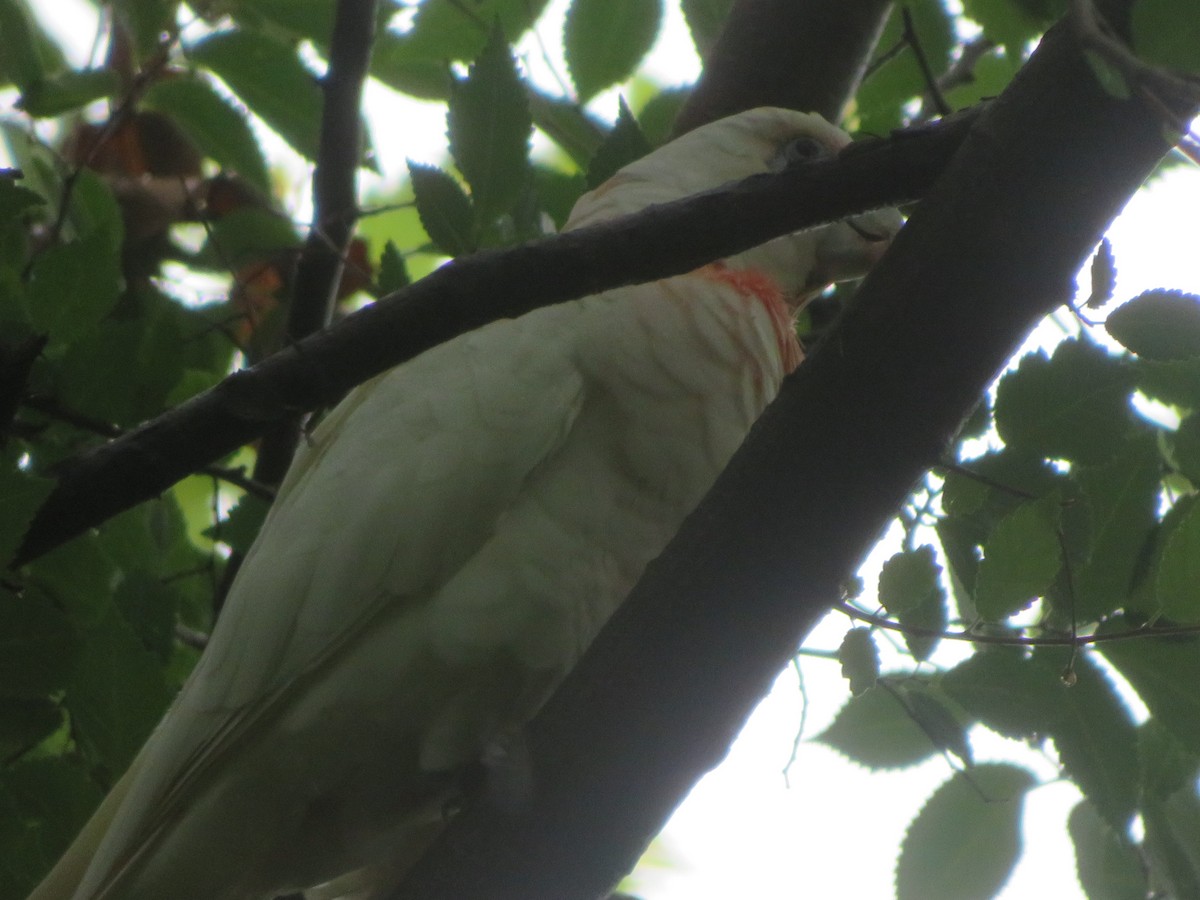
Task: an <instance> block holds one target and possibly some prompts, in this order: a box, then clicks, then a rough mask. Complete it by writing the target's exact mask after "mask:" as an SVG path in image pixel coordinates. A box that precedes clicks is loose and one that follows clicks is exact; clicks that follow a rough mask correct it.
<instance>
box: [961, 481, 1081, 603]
mask: <svg viewBox="0 0 1200 900" xmlns="http://www.w3.org/2000/svg"><path fill="white" fill-rule="evenodd" d="M1061 516H1062V501H1061V499H1060V496H1059V494H1058V492H1057V491H1056V492H1054V493H1051V494H1047V495H1046V496H1045V497H1042V498H1041V499H1040V500H1028V501H1026V502H1025V503H1022V504H1021V505H1020V506H1018V507H1017V508H1016V509H1015V510H1013V511H1012V512H1011V513H1009V514H1008V515H1007V516H1005V517H1004V518H1003V519H1001V520H1000V521H999V522H997V523H996V527H995V528H994V529H992V533H991V536H990V537H989V538H988V540H987V543H986V544H985V545H984V549H983V560H982V561H981V562H980V564H979V575H978V577H977V580H976V586H975V604H976V606H978V608H979V614H980V615H981V616H983V618H985V619H987V620H988V621H989V622H1000V621H1003V620H1004V619H1006V618H1007V617H1008V616H1011V615H1012V614H1013V613H1015V612H1017V611H1019V610H1021V609H1024V608H1025V607H1027V606H1028V605H1029V604H1030V603H1031V602H1033V600H1034V598H1036V597H1039V596H1043V595H1044V594H1045V592H1046V589H1047V588H1049V586H1050V584H1051V582H1052V581H1053V580H1054V577H1055V576H1056V575H1057V574H1058V571H1059V569H1060V568H1061V567H1062V548H1061V546H1060V543H1059V538H1058V526H1059V520H1060V518H1061Z"/></svg>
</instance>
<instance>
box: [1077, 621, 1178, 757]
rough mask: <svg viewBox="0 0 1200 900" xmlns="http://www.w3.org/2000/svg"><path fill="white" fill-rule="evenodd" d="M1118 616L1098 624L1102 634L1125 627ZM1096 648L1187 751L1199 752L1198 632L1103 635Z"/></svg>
mask: <svg viewBox="0 0 1200 900" xmlns="http://www.w3.org/2000/svg"><path fill="white" fill-rule="evenodd" d="M1128 627H1129V626H1128V623H1125V622H1123V621H1121V620H1115V621H1110V622H1106V623H1104V624H1103V625H1101V626H1100V628H1099V629H1098V630H1097V634H1100V635H1105V634H1111V633H1113V632H1116V631H1123V630H1125V629H1126V628H1128ZM1099 648H1100V652H1101V653H1102V654H1104V658H1105V659H1107V660H1108V661H1109V662H1110V663H1112V664H1113V666H1115V667H1116V669H1117V671H1118V672H1120V673H1121V675H1122V676H1124V678H1125V680H1126V681H1128V682H1129V683H1130V684H1131V685H1132V686H1133V689H1134V690H1135V691H1137V692H1138V696H1139V697H1141V698H1142V702H1144V703H1145V704H1146V706H1147V707H1149V709H1150V713H1151V715H1153V716H1154V718H1155V719H1157V720H1158V721H1159V722H1160V723H1161V724H1162V726H1163V727H1164V728H1166V729H1167V730H1168V731H1170V732H1171V733H1172V734H1173V735H1175V737H1176V738H1178V739H1179V742H1180V743H1181V744H1182V745H1183V746H1184V747H1185V748H1186V749H1187V750H1189V751H1190V752H1192V753H1196V754H1200V693H1198V692H1197V691H1196V685H1197V684H1200V638H1196V637H1194V636H1190V635H1188V636H1180V637H1143V638H1138V639H1137V640H1114V641H1105V642H1104V643H1102V644H1100V645H1099Z"/></svg>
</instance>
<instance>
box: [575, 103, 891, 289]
mask: <svg viewBox="0 0 1200 900" xmlns="http://www.w3.org/2000/svg"><path fill="white" fill-rule="evenodd" d="M849 143H850V136H849V135H848V134H846V133H845V132H844V131H842V130H841V129H840V128H837V127H836V126H834V125H830V124H829V123H828V122H826V121H825V120H824V119H823V118H821V117H820V116H818V115H814V114H810V113H801V112H796V111H795V110H790V109H778V108H774V107H761V108H759V109H752V110H749V111H747V112H742V113H738V114H737V115H733V116H729V117H728V118H725V119H720V120H718V121H716V122H711V123H709V124H708V125H705V126H703V127H701V128H697V129H696V130H694V131H691V132H688V133H687V134H685V135H682V136H681V137H678V138H676V139H675V140H673V141H671V142H670V143H669V144H665V145H663V146H662V147H660V148H658V149H657V150H655V151H654V152H653V153H650V154H648V155H647V156H644V157H642V158H641V159H639V160H638V161H636V162H634V163H631V164H630V165H628V166H626V167H625V168H623V169H621V170H620V171H619V172H617V173H616V174H615V175H613V176H612V177H611V178H610V179H608V180H607V181H606V182H604V183H603V184H602V185H600V186H599V187H598V188H596V189H595V190H593V191H591V192H589V193H587V194H584V195H583V197H581V198H580V200H579V202H578V203H577V204H576V205H575V209H574V210H573V211H572V213H571V217H570V219H569V220H568V222H567V225H566V228H567V229H568V230H569V229H572V228H579V227H581V226H584V225H592V224H595V223H597V222H602V221H606V220H609V219H614V218H617V217H619V216H624V215H629V214H631V213H634V212H638V211H639V210H642V209H645V208H646V207H648V206H651V205H653V204H657V203H668V202H670V201H672V200H679V199H681V198H683V197H688V196H690V195H692V194H698V193H700V192H702V191H706V190H711V189H713V188H716V187H719V186H721V185H723V184H727V183H729V182H731V181H739V180H741V179H743V178H747V177H749V176H751V175H755V174H759V173H764V172H772V171H776V172H777V171H780V170H781V169H783V168H785V167H787V166H789V165H795V164H802V163H805V162H811V161H815V160H819V159H826V158H832V157H834V156H836V155H837V154H838V153H839V152H840V151H841V150H842V149H843V148H844V147H845V146H846V145H847V144H849ZM902 224H903V220H902V219H901V217H900V214H899V213H898V212H897V211H896V210H894V209H881V210H875V211H873V212H869V213H863V214H861V215H856V216H853V217H852V218H851V219H848V220H845V221H842V222H835V223H831V224H829V225H824V226H821V227H820V228H814V229H810V230H807V231H803V232H798V233H796V234H791V235H785V236H783V237H780V238H776V239H775V240H772V241H769V242H768V243H766V244H762V245H760V246H758V247H755V248H753V249H751V250H747V251H745V252H743V253H739V254H737V255H736V256H733V257H730V258H729V259H727V260H726V261H725V262H726V264H727V265H729V266H731V267H735V268H751V269H756V270H759V271H762V272H764V273H765V274H767V275H769V276H771V278H772V279H774V280H775V281H776V282H777V283H778V284H779V286H780V287H781V288H782V290H783V292H784V295H785V296H786V297H787V298H788V299H789V301H790V302H791V304H792V305H793V307H794V308H799V306H800V305H802V304H803V302H804V301H805V300H807V299H808V298H810V297H812V296H813V295H814V294H816V293H819V292H820V291H821V290H822V289H823V288H824V287H825V286H826V285H828V284H831V283H833V282H835V281H844V280H847V279H850V278H856V277H858V276H860V275H863V274H865V273H866V271H867V270H868V269H869V268H870V267H871V266H872V265H873V264H874V263H875V262H876V261H877V260H878V259H879V257H880V256H882V255H883V252H884V250H886V249H887V246H888V244H889V243H890V242H891V239H892V237H893V236H894V235H895V234H896V232H897V231H899V229H900V226H901V225H902Z"/></svg>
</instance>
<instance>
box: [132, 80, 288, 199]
mask: <svg viewBox="0 0 1200 900" xmlns="http://www.w3.org/2000/svg"><path fill="white" fill-rule="evenodd" d="M143 102H144V103H145V105H146V106H147V107H148V108H150V109H157V110H160V111H162V112H164V113H167V114H168V115H170V117H171V120H172V121H173V122H175V124H177V125H178V126H179V127H180V128H181V129H182V130H183V132H184V133H185V134H186V135H187V136H188V137H189V138H191V139H192V141H193V142H194V143H195V144H196V146H197V147H198V148H199V149H200V151H201V152H202V153H204V155H205V156H208V157H209V158H210V159H212V160H213V161H214V162H216V163H217V164H218V165H219V166H220V167H221V168H222V169H224V170H225V171H228V172H236V173H237V174H238V175H240V176H241V177H242V178H244V179H246V181H248V182H250V183H251V184H252V185H254V186H255V187H256V188H258V189H259V190H261V191H263V192H264V193H269V192H270V190H271V179H270V176H269V174H268V173H267V164H266V161H265V160H264V159H263V155H262V148H261V147H260V146H259V143H258V140H257V139H256V138H255V137H254V132H253V131H251V130H250V125H249V123H248V122H247V121H246V115H245V113H244V112H243V111H241V110H237V109H235V108H234V107H233V106H231V105H230V104H229V102H228V101H227V100H226V99H225V98H224V97H222V96H221V95H220V94H218V93H217V92H216V91H214V90H213V89H212V87H211V86H210V85H209V84H208V83H207V82H204V81H201V80H200V79H198V78H170V79H164V80H161V81H156V82H154V84H152V85H151V86H150V89H149V90H148V91H147V92H146V94H145V97H144V98H143Z"/></svg>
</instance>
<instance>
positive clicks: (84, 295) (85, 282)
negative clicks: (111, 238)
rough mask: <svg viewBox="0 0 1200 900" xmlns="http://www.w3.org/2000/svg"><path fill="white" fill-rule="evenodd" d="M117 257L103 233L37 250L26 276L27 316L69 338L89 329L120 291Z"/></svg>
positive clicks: (50, 331)
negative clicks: (42, 250)
mask: <svg viewBox="0 0 1200 900" xmlns="http://www.w3.org/2000/svg"><path fill="white" fill-rule="evenodd" d="M120 289H121V271H120V259H119V258H118V257H117V256H116V255H115V254H113V253H112V250H111V248H110V247H109V242H108V239H107V237H106V236H105V235H104V234H101V233H96V234H92V235H89V236H88V237H85V238H83V239H81V240H78V241H73V242H72V243H70V244H59V245H57V246H54V247H51V248H50V249H48V250H46V251H45V252H44V253H42V254H41V255H39V256H38V257H37V259H36V260H34V263H33V269H32V273H31V276H30V281H29V320H30V322H31V323H32V324H33V327H34V328H36V329H37V330H38V331H41V332H43V333H46V334H49V335H50V337H51V339H52V340H54V341H58V342H61V343H69V342H70V341H73V340H75V339H76V338H78V337H80V336H82V335H84V334H87V333H89V332H91V331H92V330H94V329H95V327H96V326H97V325H98V324H99V323H100V321H101V320H102V319H103V318H104V317H105V316H106V315H107V314H108V313H109V312H110V311H111V310H112V308H113V306H115V305H116V302H117V298H118V297H119V296H120Z"/></svg>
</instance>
